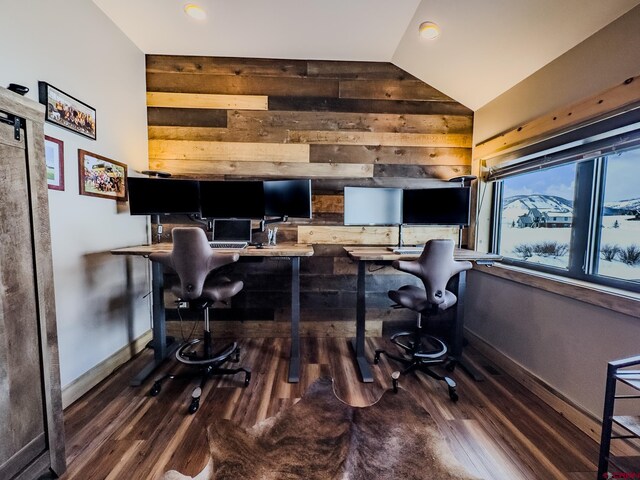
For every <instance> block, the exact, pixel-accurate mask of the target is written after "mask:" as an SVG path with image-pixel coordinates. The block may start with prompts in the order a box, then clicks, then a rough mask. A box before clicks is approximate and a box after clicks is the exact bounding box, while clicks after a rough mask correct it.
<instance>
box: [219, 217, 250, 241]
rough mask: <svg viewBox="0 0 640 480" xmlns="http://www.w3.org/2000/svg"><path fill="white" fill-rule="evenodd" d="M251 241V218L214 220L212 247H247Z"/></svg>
mask: <svg viewBox="0 0 640 480" xmlns="http://www.w3.org/2000/svg"><path fill="white" fill-rule="evenodd" d="M249 243H251V219H235V218H234V219H218V218H216V219H215V220H214V221H213V236H212V238H211V241H210V242H209V245H210V246H211V248H245V247H247V246H248V245H249Z"/></svg>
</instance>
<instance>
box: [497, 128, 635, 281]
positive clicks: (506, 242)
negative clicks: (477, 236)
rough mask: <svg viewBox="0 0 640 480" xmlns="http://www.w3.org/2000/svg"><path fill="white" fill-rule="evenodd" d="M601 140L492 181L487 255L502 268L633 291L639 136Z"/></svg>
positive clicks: (535, 159)
mask: <svg viewBox="0 0 640 480" xmlns="http://www.w3.org/2000/svg"><path fill="white" fill-rule="evenodd" d="M636 132H637V133H636ZM608 141H609V140H608V139H607V140H605V141H602V142H600V143H599V144H598V146H597V147H595V148H593V149H592V152H593V153H591V154H590V155H589V154H585V153H584V150H582V151H580V150H576V151H575V152H574V149H572V148H569V149H567V150H564V151H562V158H561V160H560V161H559V162H557V163H555V164H554V166H547V165H546V164H545V163H544V162H539V161H538V162H537V163H536V161H537V159H538V158H540V157H535V158H534V159H533V160H532V161H531V163H530V164H527V162H526V161H524V162H523V163H522V164H521V165H522V168H521V169H520V170H519V171H516V172H514V173H508V174H505V175H503V176H502V177H501V178H500V179H499V181H497V183H496V184H497V188H496V189H495V192H496V196H495V200H494V201H495V203H494V212H495V215H496V217H495V220H496V221H495V222H494V227H493V251H494V252H495V253H499V254H500V255H502V256H503V257H504V263H507V264H509V263H510V264H514V265H518V266H523V267H527V268H530V269H532V270H539V271H543V272H548V273H553V274H557V275H560V276H565V277H570V278H575V279H578V280H585V281H589V282H593V283H598V284H602V285H608V286H612V287H616V288H623V289H626V290H630V291H634V292H640V130H637V131H636V130H634V131H633V132H631V133H630V134H626V133H625V136H617V137H615V139H613V140H611V143H610V144H607V142H608ZM615 142H617V143H615ZM601 147H602V148H601ZM580 148H584V147H582V146H581V147H580ZM543 158H544V159H546V158H549V157H543Z"/></svg>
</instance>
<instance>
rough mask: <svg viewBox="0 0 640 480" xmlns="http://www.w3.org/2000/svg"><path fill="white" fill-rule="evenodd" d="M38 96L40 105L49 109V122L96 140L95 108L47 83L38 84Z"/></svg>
mask: <svg viewBox="0 0 640 480" xmlns="http://www.w3.org/2000/svg"><path fill="white" fill-rule="evenodd" d="M38 94H39V98H40V103H42V104H43V105H44V106H45V107H46V108H47V111H46V114H45V120H46V121H47V122H50V123H53V124H55V125H58V126H59V127H62V128H66V129H67V130H71V131H72V132H74V133H77V134H79V135H82V136H84V137H88V138H90V139H92V140H95V139H96V135H97V133H96V111H95V109H94V108H93V107H90V106H89V105H87V104H86V103H84V102H82V101H80V100H78V99H77V98H74V97H72V96H71V95H69V94H67V93H65V92H63V91H62V90H59V89H57V88H56V87H54V86H52V85H49V84H48V83H47V82H38Z"/></svg>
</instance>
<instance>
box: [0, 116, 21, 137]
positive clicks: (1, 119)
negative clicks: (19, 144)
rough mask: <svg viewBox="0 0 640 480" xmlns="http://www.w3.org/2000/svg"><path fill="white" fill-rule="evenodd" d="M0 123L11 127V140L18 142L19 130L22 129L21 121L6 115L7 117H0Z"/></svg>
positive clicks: (18, 118)
mask: <svg viewBox="0 0 640 480" xmlns="http://www.w3.org/2000/svg"><path fill="white" fill-rule="evenodd" d="M0 122H2V123H6V124H7V125H12V126H13V138H15V139H16V140H17V141H20V128H21V127H22V119H21V118H20V117H16V116H15V115H11V114H7V117H6V118H4V117H0Z"/></svg>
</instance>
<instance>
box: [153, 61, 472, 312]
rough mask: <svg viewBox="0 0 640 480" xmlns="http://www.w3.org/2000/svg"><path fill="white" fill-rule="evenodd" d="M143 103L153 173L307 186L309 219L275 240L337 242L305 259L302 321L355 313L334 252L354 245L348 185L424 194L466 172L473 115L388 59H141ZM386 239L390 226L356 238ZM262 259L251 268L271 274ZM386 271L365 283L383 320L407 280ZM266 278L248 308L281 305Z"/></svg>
mask: <svg viewBox="0 0 640 480" xmlns="http://www.w3.org/2000/svg"><path fill="white" fill-rule="evenodd" d="M147 105H148V123H149V168H151V169H153V170H162V171H167V172H170V173H172V174H173V175H174V176H176V177H184V178H202V179H224V180H247V179H253V180H261V179H270V178H311V179H312V190H313V219H312V220H310V221H309V220H306V221H292V222H288V223H287V224H283V225H279V232H278V239H279V240H281V241H282V240H289V241H298V240H300V241H307V240H308V239H309V238H313V237H310V236H309V232H315V234H316V235H318V232H322V233H321V235H319V237H320V238H323V239H335V242H336V244H337V245H322V246H320V245H318V246H317V248H316V254H315V255H314V257H311V258H309V259H303V261H302V262H303V265H302V271H303V280H302V289H303V290H302V301H303V303H302V308H303V319H308V318H309V317H310V316H311V317H313V318H321V317H323V316H326V317H328V318H331V319H334V318H336V315H337V316H338V317H340V318H342V317H344V318H345V319H350V320H352V319H353V317H354V315H355V283H356V282H355V266H354V265H351V266H349V268H346V267H347V264H348V259H347V258H346V257H345V256H344V254H343V252H342V248H341V247H340V242H341V239H345V241H348V242H349V243H351V241H352V240H353V227H345V226H344V225H343V188H344V186H386V187H400V188H423V187H429V186H437V185H438V184H439V183H440V182H442V181H443V180H447V179H449V178H451V177H454V176H459V175H467V174H469V173H470V172H471V142H472V127H473V112H472V111H471V110H469V109H468V108H466V107H464V106H463V105H461V104H460V103H458V102H456V101H454V100H453V99H451V98H449V97H447V96H446V95H444V94H443V93H441V92H439V91H438V90H436V89H435V88H433V87H431V86H429V85H427V84H425V83H424V82H422V81H420V80H418V79H417V78H415V77H413V76H411V75H409V74H408V73H407V72H405V71H403V70H401V69H400V68H398V67H396V66H394V65H392V64H390V63H375V62H338V61H302V60H272V59H247V58H227V57H195V56H163V55H148V56H147ZM299 225H304V230H301V231H300V232H299V231H298V226H299ZM168 231H169V229H167V232H168ZM445 233H446V234H447V235H450V236H451V237H453V238H457V233H456V232H455V231H446V232H445ZM442 234H443V230H442V229H434V230H433V231H432V235H433V236H441V235H442ZM392 236H393V230H392V229H389V230H388V231H386V232H385V231H383V232H376V234H375V235H368V236H363V237H361V238H369V239H370V241H374V242H375V241H376V240H372V239H376V238H380V239H382V240H380V241H383V242H388V238H389V237H392ZM427 238H429V234H428V233H427V234H426V236H425V237H424V239H425V240H426V239H427ZM314 243H315V242H314ZM319 243H331V242H327V241H326V240H324V241H322V242H319ZM268 263H269V262H264V264H262V265H259V266H257V265H254V268H257V269H260V270H264V271H265V272H269V271H270V270H271V268H272V267H267V264H268ZM272 273H274V274H275V275H277V273H275V272H272ZM385 273H389V275H384V276H380V278H381V279H386V281H384V282H382V281H376V282H371V283H372V284H373V283H375V284H376V287H377V288H373V289H372V290H371V292H372V298H373V299H374V300H373V301H372V302H371V303H370V304H371V306H372V309H373V310H372V311H374V312H375V309H376V308H379V312H377V313H379V314H380V315H382V316H383V317H385V318H386V317H388V315H390V313H389V312H388V308H387V306H388V305H389V301H388V299H387V298H386V291H387V290H388V289H389V288H391V287H393V286H397V285H398V284H399V283H398V282H400V281H404V280H406V277H405V276H404V275H397V274H393V272H386V269H385ZM285 275H288V272H286V273H285ZM263 277H265V278H264V279H263V280H259V276H255V277H253V278H252V280H251V281H250V282H249V284H251V285H252V286H253V287H254V289H255V291H257V292H260V293H262V294H263V295H262V296H261V297H260V299H259V300H257V301H256V302H255V303H253V305H254V307H256V306H258V305H261V304H262V303H265V302H267V303H268V297H270V298H271V300H272V301H275V299H277V297H278V296H281V297H283V298H282V302H279V301H276V303H277V304H279V305H280V307H281V308H283V309H286V308H288V303H287V302H288V298H287V293H286V292H279V291H277V292H273V291H272V290H273V286H271V287H270V288H267V283H269V284H270V285H272V282H271V280H272V279H271V278H269V276H268V275H266V276H264V275H263ZM372 277H373V276H372ZM285 284H286V282H285ZM267 291H268V292H269V293H268V294H267ZM260 293H258V294H257V295H256V296H260ZM244 295H246V296H250V297H252V298H251V299H250V300H254V298H253V297H254V295H252V293H251V292H245V293H244ZM382 297H384V298H382ZM250 303H251V302H250V301H247V305H248V304H250ZM280 307H278V306H277V307H276V308H275V310H278V309H279V308H280ZM266 310H267V311H268V312H269V311H270V312H271V313H268V315H267V316H270V317H272V318H275V317H277V315H275V314H273V312H274V311H275V310H274V309H272V308H271V307H267V308H266ZM305 310H306V311H307V312H306V313H307V314H310V315H306V316H305ZM337 310H340V311H341V312H339V313H336V311H337ZM342 310H344V311H342ZM370 315H376V313H371V314H370Z"/></svg>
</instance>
